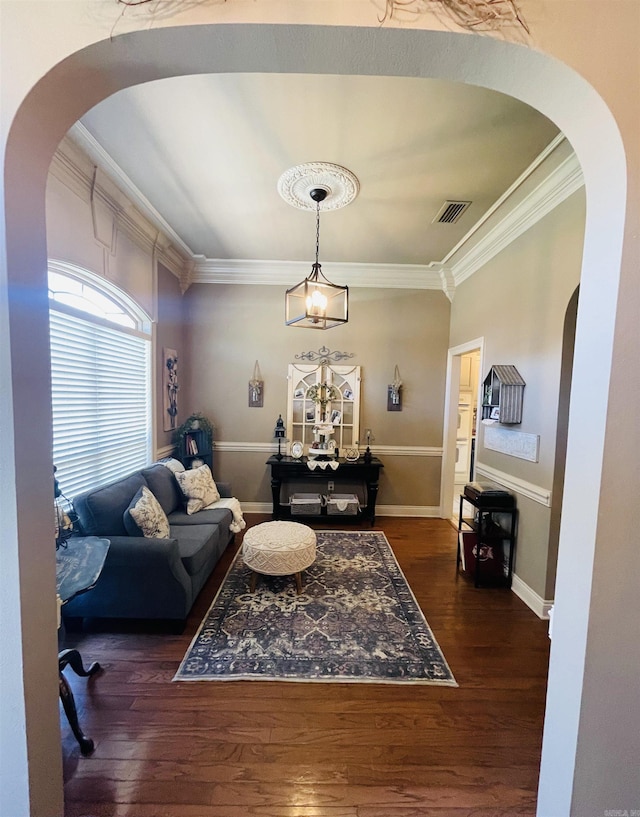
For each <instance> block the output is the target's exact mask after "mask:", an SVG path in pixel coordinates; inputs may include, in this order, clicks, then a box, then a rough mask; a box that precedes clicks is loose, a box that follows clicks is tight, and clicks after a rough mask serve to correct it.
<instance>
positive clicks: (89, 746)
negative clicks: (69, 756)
mask: <svg viewBox="0 0 640 817" xmlns="http://www.w3.org/2000/svg"><path fill="white" fill-rule="evenodd" d="M66 666H70V667H71V669H72V670H73V671H74V672H75V674H76V675H79V676H82V677H84V678H86V677H89V676H91V675H95V674H96V672H98V671H99V669H100V664H98V662H97V661H94V662H93V664H91V665H90V667H89V668H88V669H86V670H85V668H84V665H83V663H82V657H81V656H80V653H79V652H78V650H63V651H62V652H61V653H59V654H58V669H59V685H60V700H61V701H62V707H63V709H64V712H65V715H66V716H67V720H68V721H69V726H70V727H71V731H72V732H73V734H74V735H75V738H76V740H77V741H78V744H79V746H80V751H81V752H82V754H83V755H90V754H91V753H92V752H93V750H94V748H95V745H94V742H93V741H92V740H91V738H88V737H87V736H86V735H85V734H84V733H83V731H82V729H81V728H80V724H79V722H78V710H77V709H76V702H75V700H74V698H73V693H72V692H71V687H70V686H69V684H68V682H67V679H66V678H65V677H64V675H63V673H62V670H63V669H64V668H65V667H66Z"/></svg>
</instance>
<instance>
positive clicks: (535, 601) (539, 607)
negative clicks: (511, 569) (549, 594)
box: [511, 573, 553, 619]
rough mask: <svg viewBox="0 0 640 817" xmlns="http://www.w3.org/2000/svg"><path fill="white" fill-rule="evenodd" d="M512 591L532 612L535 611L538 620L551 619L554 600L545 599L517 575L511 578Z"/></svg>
mask: <svg viewBox="0 0 640 817" xmlns="http://www.w3.org/2000/svg"><path fill="white" fill-rule="evenodd" d="M511 590H512V591H513V592H514V593H515V594H516V596H517V597H518V598H519V599H520V600H521V601H523V602H524V603H525V604H526V605H527V607H528V608H529V609H530V610H533V612H534V613H535V614H536V615H537V616H538V618H542V619H548V618H549V610H550V609H551V607H552V606H553V599H543V598H542V596H539V595H538V594H537V593H536V592H535V590H532V589H531V588H530V587H529V585H528V584H527V583H526V582H523V581H522V579H521V578H520V577H519V576H518V575H517V574H516V573H514V574H513V576H512V577H511Z"/></svg>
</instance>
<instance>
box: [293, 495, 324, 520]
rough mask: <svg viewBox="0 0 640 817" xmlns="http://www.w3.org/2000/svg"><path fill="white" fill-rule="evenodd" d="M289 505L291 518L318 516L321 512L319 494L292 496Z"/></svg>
mask: <svg viewBox="0 0 640 817" xmlns="http://www.w3.org/2000/svg"><path fill="white" fill-rule="evenodd" d="M289 504H290V505H291V516H320V513H321V511H322V497H321V496H320V494H301V493H298V494H292V495H291V499H290V500H289Z"/></svg>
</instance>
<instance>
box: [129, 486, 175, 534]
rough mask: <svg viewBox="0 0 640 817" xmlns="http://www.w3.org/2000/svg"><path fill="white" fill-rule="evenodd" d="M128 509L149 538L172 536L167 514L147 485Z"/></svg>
mask: <svg viewBox="0 0 640 817" xmlns="http://www.w3.org/2000/svg"><path fill="white" fill-rule="evenodd" d="M128 511H129V513H130V514H131V517H132V518H133V520H134V522H135V523H136V524H137V526H138V527H139V528H140V530H141V531H142V534H143V536H146V537H147V538H148V539H169V537H170V536H171V531H170V529H169V520H168V519H167V515H166V514H165V512H164V511H163V510H162V506H161V505H160V503H159V502H158V500H157V499H156V498H155V496H154V495H153V494H152V493H151V491H150V490H149V489H148V488H147V487H146V486H143V487H142V488H140V490H139V491H138V493H137V494H136V495H135V496H134V498H133V500H132V502H131V505H129V508H128Z"/></svg>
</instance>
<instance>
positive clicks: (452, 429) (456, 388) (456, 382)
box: [440, 337, 484, 519]
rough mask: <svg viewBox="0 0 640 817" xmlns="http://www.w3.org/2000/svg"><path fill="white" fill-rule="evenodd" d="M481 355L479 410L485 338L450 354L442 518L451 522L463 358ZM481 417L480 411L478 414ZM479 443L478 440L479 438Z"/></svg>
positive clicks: (445, 410) (445, 400) (445, 421)
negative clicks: (461, 360) (468, 355)
mask: <svg viewBox="0 0 640 817" xmlns="http://www.w3.org/2000/svg"><path fill="white" fill-rule="evenodd" d="M475 351H479V352H480V363H479V368H478V371H479V373H480V374H479V377H478V389H477V393H476V409H477V410H478V409H479V405H480V384H481V383H482V372H483V368H484V337H480V338H475V339H474V340H469V341H467V342H466V343H461V344H460V345H458V346H452V347H451V348H450V349H448V351H447V377H446V381H445V390H444V420H443V424H442V469H441V472H440V517H441V518H442V519H451V509H452V507H453V485H454V482H455V468H456V431H457V429H458V397H459V394H460V358H461V357H462V355H465V354H468V353H469V352H475ZM477 416H478V417H480V413H479V411H478V414H477ZM476 440H477V437H476Z"/></svg>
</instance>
